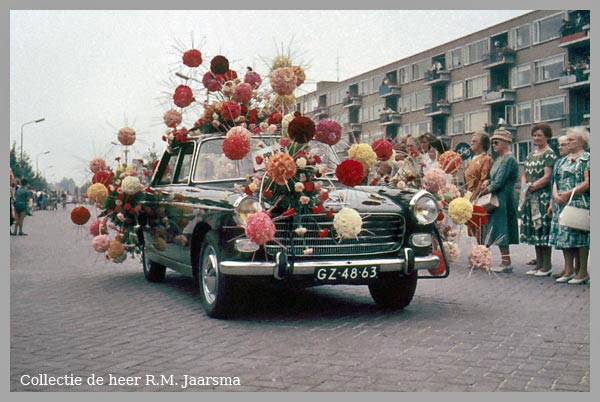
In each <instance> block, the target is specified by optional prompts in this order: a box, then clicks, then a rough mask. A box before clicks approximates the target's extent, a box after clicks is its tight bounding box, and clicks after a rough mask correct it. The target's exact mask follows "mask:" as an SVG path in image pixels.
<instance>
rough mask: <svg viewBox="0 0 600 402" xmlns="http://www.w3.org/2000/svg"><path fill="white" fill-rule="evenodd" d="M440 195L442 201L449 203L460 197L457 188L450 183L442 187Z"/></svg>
mask: <svg viewBox="0 0 600 402" xmlns="http://www.w3.org/2000/svg"><path fill="white" fill-rule="evenodd" d="M440 192H441V193H442V196H443V199H444V200H446V201H448V202H450V201H452V200H453V199H455V198H457V197H460V191H459V190H458V187H456V185H454V184H452V183H446V184H444V187H443V188H442V189H441V190H440Z"/></svg>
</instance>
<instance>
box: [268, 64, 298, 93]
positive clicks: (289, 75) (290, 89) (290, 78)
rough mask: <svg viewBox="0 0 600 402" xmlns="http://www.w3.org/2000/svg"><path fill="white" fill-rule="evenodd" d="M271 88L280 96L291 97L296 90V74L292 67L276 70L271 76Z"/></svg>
mask: <svg viewBox="0 0 600 402" xmlns="http://www.w3.org/2000/svg"><path fill="white" fill-rule="evenodd" d="M269 80H270V82H271V88H273V91H275V93H276V94H278V95H290V94H292V93H294V90H295V89H296V87H297V85H296V74H295V72H294V69H293V68H291V67H281V68H277V69H275V70H274V71H273V72H272V73H271V75H269Z"/></svg>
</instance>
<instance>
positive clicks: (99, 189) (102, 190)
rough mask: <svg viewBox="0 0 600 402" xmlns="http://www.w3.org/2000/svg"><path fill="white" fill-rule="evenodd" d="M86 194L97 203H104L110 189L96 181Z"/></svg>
mask: <svg viewBox="0 0 600 402" xmlns="http://www.w3.org/2000/svg"><path fill="white" fill-rule="evenodd" d="M86 195H87V197H88V199H89V200H91V201H93V202H95V203H97V204H103V203H104V201H106V197H108V190H107V189H106V186H105V185H104V184H102V183H95V184H92V185H91V186H89V187H88V189H87V192H86Z"/></svg>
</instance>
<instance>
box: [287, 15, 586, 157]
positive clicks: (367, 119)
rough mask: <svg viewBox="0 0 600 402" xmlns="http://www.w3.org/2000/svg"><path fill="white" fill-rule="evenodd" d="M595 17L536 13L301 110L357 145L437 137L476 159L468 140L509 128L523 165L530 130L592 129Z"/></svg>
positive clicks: (385, 69) (302, 102)
mask: <svg viewBox="0 0 600 402" xmlns="http://www.w3.org/2000/svg"><path fill="white" fill-rule="evenodd" d="M590 67H591V65H590V11H589V10H567V11H552V10H543V11H534V12H531V13H527V14H525V15H522V16H520V17H517V18H514V19H511V20H508V21H506V22H503V23H500V24H497V25H494V26H492V27H490V28H487V29H484V30H481V31H479V32H476V33H473V34H471V35H468V36H465V37H462V38H459V39H456V40H454V41H452V42H448V43H446V44H444V45H441V46H438V47H435V48H432V49H429V50H426V51H424V52H421V53H418V54H415V55H413V56H410V57H407V58H404V59H402V60H398V61H396V62H394V63H391V64H388V65H385V66H382V67H379V68H377V69H375V70H372V71H369V72H365V73H364V74H360V75H358V76H355V77H352V78H349V79H347V80H344V81H340V82H318V83H317V89H316V91H314V92H311V93H308V94H306V95H303V96H301V97H299V98H298V99H297V105H296V108H297V110H300V111H302V112H303V114H307V115H309V116H310V117H312V118H313V119H314V120H315V121H318V120H319V119H321V118H333V119H336V120H337V121H339V122H340V123H341V124H342V126H343V127H344V132H345V136H346V139H347V141H348V142H349V143H352V142H354V141H355V140H356V141H361V142H372V141H373V140H375V139H377V138H381V137H382V136H385V137H387V138H388V139H390V140H394V139H395V138H397V137H398V136H399V135H402V134H411V135H413V136H418V135H420V134H422V133H425V132H431V133H434V134H435V135H436V136H440V137H442V138H444V139H445V141H446V142H448V143H449V144H450V146H451V147H452V149H455V150H457V151H458V152H460V153H461V155H463V158H465V159H467V158H469V157H470V154H469V149H468V144H469V142H470V135H471V134H472V133H473V132H475V131H479V130H485V131H488V132H492V131H493V130H494V129H495V128H497V127H499V126H501V127H504V128H506V129H507V130H509V131H510V132H512V133H513V136H514V143H513V144H514V145H513V152H514V154H515V157H516V158H517V159H518V160H519V162H524V161H525V158H526V157H527V154H528V153H529V152H530V150H531V147H532V143H531V127H532V125H533V124H535V123H537V122H547V123H549V124H550V125H551V127H552V130H553V132H554V133H555V139H554V141H553V145H554V147H556V137H558V136H559V135H560V134H561V133H562V131H563V130H564V129H565V128H567V127H570V126H579V125H584V126H587V127H588V129H589V125H590Z"/></svg>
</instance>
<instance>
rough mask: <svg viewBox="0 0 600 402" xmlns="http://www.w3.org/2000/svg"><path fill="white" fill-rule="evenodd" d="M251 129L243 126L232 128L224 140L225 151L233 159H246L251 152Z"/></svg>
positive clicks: (223, 147)
mask: <svg viewBox="0 0 600 402" xmlns="http://www.w3.org/2000/svg"><path fill="white" fill-rule="evenodd" d="M251 136H252V134H251V133H250V131H248V130H247V129H245V128H244V127H241V126H235V127H233V128H231V129H230V130H229V131H228V132H227V135H226V136H225V139H224V140H223V145H222V149H223V153H224V154H225V156H226V157H228V158H229V159H231V160H234V161H237V160H241V159H244V156H246V155H247V154H248V152H250V137H251Z"/></svg>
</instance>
